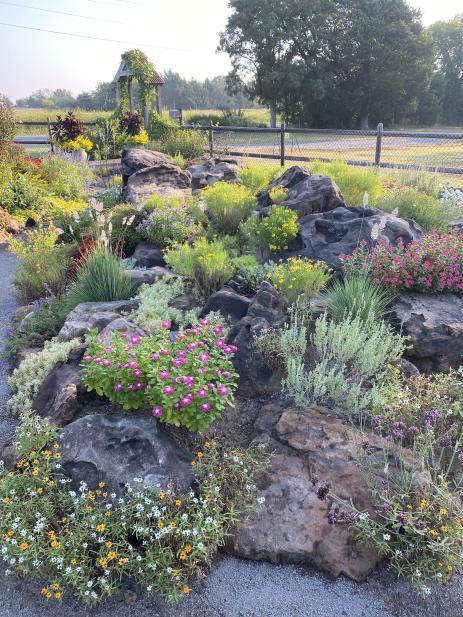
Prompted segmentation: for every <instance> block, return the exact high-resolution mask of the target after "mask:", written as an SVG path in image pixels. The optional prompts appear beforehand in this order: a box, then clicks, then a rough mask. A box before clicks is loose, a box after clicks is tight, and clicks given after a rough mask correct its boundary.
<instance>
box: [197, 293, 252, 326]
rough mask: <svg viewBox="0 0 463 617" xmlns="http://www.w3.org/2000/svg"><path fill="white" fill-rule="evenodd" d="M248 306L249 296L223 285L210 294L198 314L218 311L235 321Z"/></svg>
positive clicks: (244, 313) (243, 314) (202, 314)
mask: <svg viewBox="0 0 463 617" xmlns="http://www.w3.org/2000/svg"><path fill="white" fill-rule="evenodd" d="M250 306H251V299H250V298H248V297H246V296H242V295H240V294H238V293H236V292H235V291H233V290H232V289H230V288H229V287H227V286H225V287H223V288H222V289H219V291H216V292H215V293H214V294H212V296H210V298H209V299H208V301H207V303H206V306H205V307H204V308H203V310H202V311H201V315H200V316H201V317H203V316H205V315H207V314H208V313H210V312H211V311H220V313H222V315H223V316H224V317H225V318H227V319H228V320H229V321H230V322H232V323H235V322H236V321H238V320H239V319H241V318H242V317H244V316H245V315H246V314H247V312H248V309H249V307H250Z"/></svg>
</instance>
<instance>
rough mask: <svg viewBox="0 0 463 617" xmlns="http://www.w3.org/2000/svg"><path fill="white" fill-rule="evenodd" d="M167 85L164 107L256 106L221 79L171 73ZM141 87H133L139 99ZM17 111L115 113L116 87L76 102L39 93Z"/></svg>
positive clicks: (65, 95)
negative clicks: (73, 109)
mask: <svg viewBox="0 0 463 617" xmlns="http://www.w3.org/2000/svg"><path fill="white" fill-rule="evenodd" d="M164 79H165V84H164V86H163V87H162V89H161V102H162V105H163V106H164V107H168V108H173V107H181V108H183V109H231V108H243V107H253V106H254V105H255V103H253V102H252V101H251V100H250V99H249V98H247V97H246V96H245V95H244V94H243V93H242V92H241V93H240V92H238V93H236V94H232V95H230V94H228V92H227V84H226V78H225V77H222V76H219V77H214V78H212V79H206V80H205V81H198V80H196V79H184V78H183V77H181V76H180V75H179V74H178V73H174V72H173V71H171V70H169V71H167V73H165V75H164ZM137 90H138V84H134V93H135V97H136V98H138V97H137ZM16 105H17V106H18V107H49V108H52V107H54V108H56V107H58V108H68V107H79V108H80V109H87V110H103V111H112V110H113V109H115V108H116V105H117V103H116V86H115V84H113V83H112V82H104V83H100V84H98V85H97V87H96V88H95V90H93V91H91V92H81V93H80V94H78V95H77V96H76V97H75V98H74V97H73V95H72V92H70V91H69V90H62V89H59V90H38V91H37V92H33V93H32V94H31V95H30V96H28V97H26V98H23V99H19V100H18V101H16Z"/></svg>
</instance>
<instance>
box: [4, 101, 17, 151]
mask: <svg viewBox="0 0 463 617" xmlns="http://www.w3.org/2000/svg"><path fill="white" fill-rule="evenodd" d="M16 128H17V126H16V122H15V119H14V112H13V110H12V109H11V108H10V107H8V106H7V105H6V104H5V102H4V101H3V99H2V98H1V97H0V158H2V157H3V155H4V154H5V153H6V152H7V150H8V147H9V145H10V143H11V142H12V141H13V138H14V136H15V134H16Z"/></svg>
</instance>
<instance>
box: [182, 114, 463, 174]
mask: <svg viewBox="0 0 463 617" xmlns="http://www.w3.org/2000/svg"><path fill="white" fill-rule="evenodd" d="M183 128H184V129H186V130H200V131H206V132H207V135H208V142H207V150H208V153H209V154H210V155H211V156H235V157H249V158H252V159H261V160H262V161H263V162H266V161H268V162H271V161H278V162H279V163H280V164H281V165H285V164H286V163H288V162H291V161H303V162H304V161H305V162H310V161H326V162H331V161H344V162H346V163H348V164H349V165H357V166H362V167H364V166H371V165H376V166H378V167H382V168H393V169H410V170H417V171H429V172H433V173H441V174H446V175H447V176H452V177H455V178H457V180H458V182H459V184H463V133H440V132H422V131H384V130H383V125H382V124H379V125H378V127H377V129H376V130H375V131H373V130H368V131H362V130H337V129H300V128H290V127H285V126H284V125H282V126H281V127H279V128H247V127H226V126H192V125H187V126H184V127H183Z"/></svg>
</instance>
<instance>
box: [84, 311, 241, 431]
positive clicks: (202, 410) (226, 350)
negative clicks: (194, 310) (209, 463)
mask: <svg viewBox="0 0 463 617" xmlns="http://www.w3.org/2000/svg"><path fill="white" fill-rule="evenodd" d="M162 326H163V328H162V329H161V330H160V331H159V332H158V333H156V334H154V335H153V336H152V337H140V336H138V335H133V336H129V335H124V334H120V333H115V334H114V335H113V337H112V339H111V341H110V342H109V343H108V342H105V341H102V340H100V339H99V338H98V335H97V333H96V331H93V332H92V333H91V335H90V342H89V346H88V349H87V354H86V355H85V356H84V358H83V379H84V383H85V385H86V386H87V388H88V389H89V390H95V391H96V392H97V393H98V394H99V395H100V396H102V395H105V396H107V397H108V398H109V399H110V400H111V401H114V402H116V403H119V404H120V405H122V406H123V407H124V409H141V408H147V409H148V408H150V409H151V413H152V414H153V416H154V417H156V418H159V420H160V421H161V422H166V423H168V424H173V425H174V426H185V427H186V428H187V429H188V430H190V431H203V430H204V429H205V428H207V427H208V426H209V424H211V422H213V421H214V420H216V419H217V418H218V417H219V416H220V413H221V411H222V409H223V408H224V407H225V406H226V405H227V404H231V403H232V402H233V392H234V390H235V388H236V383H237V375H236V373H235V371H234V369H233V364H232V362H231V356H232V354H233V353H234V352H235V351H236V347H234V346H233V345H227V344H226V343H225V341H224V340H223V338H222V332H223V328H222V326H221V325H217V326H213V325H212V324H211V323H210V321H209V320H208V319H203V320H201V321H200V323H199V324H198V325H197V326H196V327H194V328H187V329H185V330H184V331H182V332H180V333H179V334H175V333H173V332H172V333H171V332H170V328H171V323H170V322H167V321H166V322H163V324H162Z"/></svg>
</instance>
